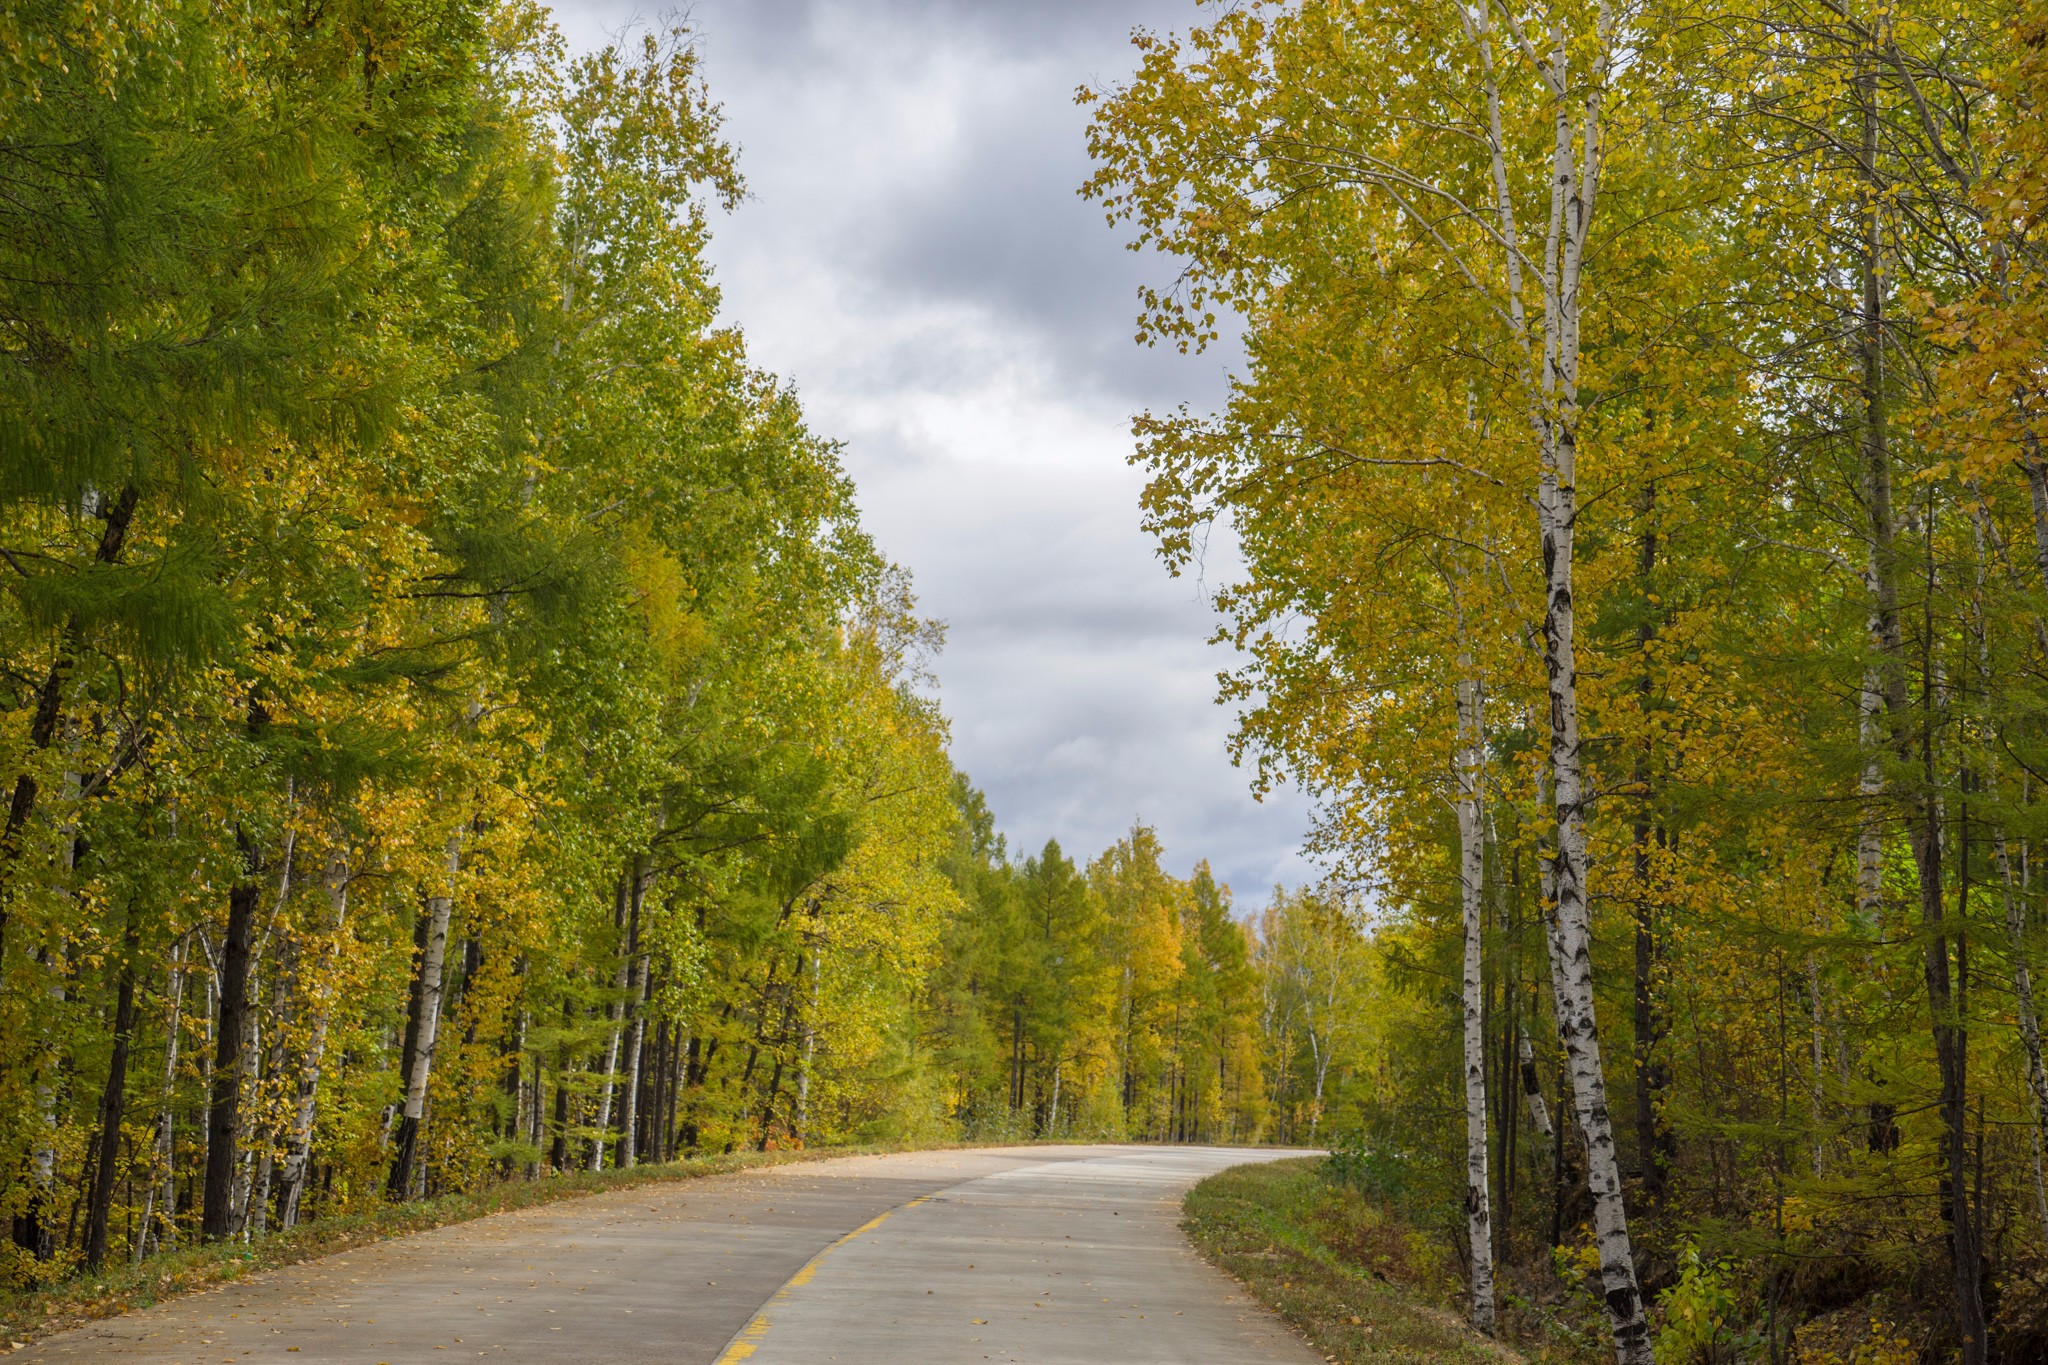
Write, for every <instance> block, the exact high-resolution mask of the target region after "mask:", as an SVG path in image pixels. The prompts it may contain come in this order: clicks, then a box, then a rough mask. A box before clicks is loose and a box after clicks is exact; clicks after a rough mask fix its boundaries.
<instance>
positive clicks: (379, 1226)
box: [0, 1147, 896, 1351]
mask: <svg viewBox="0 0 2048 1365" xmlns="http://www.w3.org/2000/svg"><path fill="white" fill-rule="evenodd" d="M891 1150H896V1149H894V1148H889V1147H829V1148H812V1149H809V1150H790V1151H775V1152H735V1153H733V1154H732V1155H729V1156H706V1157H695V1158H690V1159H688V1160H684V1161H674V1162H668V1163H665V1164H662V1165H658V1166H635V1167H633V1168H631V1169H629V1170H611V1171H576V1172H571V1173H567V1174H563V1175H558V1176H549V1177H547V1178H545V1179H541V1180H508V1181H505V1182H503V1183H501V1184H497V1185H491V1186H487V1187H485V1188H483V1189H480V1190H472V1191H468V1192H466V1193H462V1194H449V1195H443V1196H441V1197H440V1198H438V1199H425V1200H420V1201H417V1202H415V1203H410V1204H392V1205H388V1206H386V1207H383V1208H378V1209H374V1210H372V1211H370V1212H368V1213H359V1214H343V1215H337V1216H335V1217H331V1218H322V1219H320V1220H319V1221H318V1222H314V1223H309V1224H307V1225H305V1226H303V1227H298V1228H293V1229H292V1230H291V1231H289V1232H275V1233H271V1234H269V1235H267V1236H265V1237H263V1238H261V1239H259V1240H257V1241H254V1242H250V1243H246V1244H245V1243H242V1242H217V1243H213V1244H210V1245H196V1244H195V1245H190V1246H184V1247H179V1248H177V1249H176V1250H172V1251H166V1252H162V1253H159V1254H157V1255H155V1256H151V1257H149V1258H147V1259H146V1260H144V1261H143V1262H142V1264H141V1265H139V1266H131V1265H129V1264H127V1263H126V1262H123V1263H122V1264H120V1265H117V1266H108V1267H106V1268H105V1269H104V1270H103V1271H102V1272H101V1273H100V1274H98V1275H85V1274H80V1275H77V1276H74V1277H72V1278H70V1279H66V1280H60V1281H58V1282H56V1283H53V1284H47V1285H41V1286H36V1287H32V1288H15V1289H0V1351H7V1350H11V1349H15V1348H18V1347H20V1346H23V1345H26V1344H27V1343H29V1342H31V1341H33V1340H35V1339H37V1338H39V1337H45V1336H48V1335H50V1334H51V1333H53V1332H60V1331H63V1330H64V1329H66V1328H69V1327H76V1326H78V1325H79V1324H80V1323H85V1322H92V1321H95V1320H97V1319H100V1318H110V1317H114V1316H117V1315H118V1314H121V1313H126V1312H129V1311H131V1310H133V1309H137V1308H147V1307H149V1306H150V1305H151V1304H154V1303H157V1302H160V1301H161V1300H164V1299H167V1298H170V1297H172V1296H173V1295H176V1294H185V1293H191V1292H193V1291H195V1290H200V1289H208V1288H212V1287H214V1286H217V1285H222V1284H227V1283H229V1282H231V1281H233V1280H237V1279H240V1278H241V1277H243V1276H244V1275H248V1274H250V1273H252V1272H254V1271H258V1270H272V1269H275V1268H277V1267H279V1266H287V1265H293V1264H296V1263H297V1262H300V1261H310V1260H316V1259H318V1258H319V1257H322V1256H331V1255H333V1254H334V1253H336V1252H338V1251H348V1250H350V1249H352V1248H355V1247H359V1246H365V1245H367V1244H369V1243H371V1242H381V1241H385V1240H387V1239H389V1238H392V1237H403V1236H405V1235H407V1234H408V1233H414V1232H426V1231H428V1230H430V1229H432V1228H438V1227H446V1226H448V1225H450V1224H453V1223H466V1222H469V1221H470V1220H472V1219H475V1218H484V1217H487V1216H489V1215H491V1214H494V1213H508V1212H510V1211H512V1210H514V1209H524V1208H532V1207H534V1206H535V1205H538V1204H552V1203H554V1202H556V1201H558V1200H563V1199H575V1198H578V1197H580V1196H582V1195H589V1194H602V1193H604V1192H605V1191H608V1190H621V1189H629V1188H631V1187H633V1186H635V1185H648V1184H654V1183H658V1182H663V1181H670V1180H688V1179H692V1178H694V1177H697V1176H706V1175H720V1174H723V1173H725V1172H727V1171H738V1170H746V1169H749V1168H752V1167H759V1166H779V1165H783V1164H785V1163H788V1162H792V1161H816V1160H820V1159H823V1158H828V1157H840V1156H860V1155H863V1154H865V1153H872V1152H882V1151H891Z"/></svg>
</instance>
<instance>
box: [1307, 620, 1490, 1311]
mask: <svg viewBox="0 0 2048 1365" xmlns="http://www.w3.org/2000/svg"><path fill="white" fill-rule="evenodd" d="M1459 652H1460V653H1461V654H1462V655H1463V656H1464V657H1462V658H1461V659H1460V660H1459V667H1460V672H1461V674H1462V675H1463V676H1461V677H1460V678H1459V680H1458V684H1457V688H1458V702H1457V704H1458V758H1457V769H1458V772H1457V780H1458V866H1459V890H1460V893H1461V895H1460V900H1461V903H1462V906H1463V910H1464V920H1465V973H1464V1012H1465V1229H1466V1233H1467V1235H1468V1238H1469V1240H1470V1243H1471V1248H1472V1308H1471V1316H1472V1325H1473V1326H1474V1327H1476V1328H1478V1329H1479V1330H1480V1331H1482V1332H1485V1333H1486V1334H1488V1335H1489V1336H1491V1335H1492V1334H1493V1318H1494V1308H1493V1209H1492V1203H1491V1191H1492V1184H1491V1180H1490V1178H1489V1176H1488V1173H1487V1132H1486V1126H1487V1124H1486V1119H1487V1115H1486V1018H1485V1008H1484V1004H1485V1001H1484V998H1483V997H1484V990H1485V977H1484V950H1485V942H1484V931H1485V923H1484V918H1483V912H1484V910H1485V896H1486V885H1485V883H1486V833H1485V823H1484V815H1483V814H1482V811H1481V808H1480V782H1481V780H1482V773H1483V763H1484V760H1485V752H1486V750H1485V744H1486V738H1485V733H1486V732H1485V717H1484V714H1483V712H1482V711H1481V707H1482V706H1483V705H1484V701H1483V698H1482V697H1481V694H1480V688H1479V682H1478V680H1477V679H1476V678H1475V677H1474V676H1473V665H1472V658H1471V652H1470V651H1469V650H1468V649H1464V648H1462V647H1461V649H1460V651H1459ZM1317 1090H1318V1093H1319V1094H1320V1091H1321V1085H1320V1083H1318V1086H1317Z"/></svg>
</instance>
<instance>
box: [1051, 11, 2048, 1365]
mask: <svg viewBox="0 0 2048 1365" xmlns="http://www.w3.org/2000/svg"><path fill="white" fill-rule="evenodd" d="M1135 60H1136V62H1137V64H1138V69H1137V72H1136V74H1135V76H1134V77H1132V78H1131V79H1129V80H1128V81H1126V82H1123V83H1117V84H1103V85H1097V86H1092V87H1086V88H1084V89H1083V90H1082V91H1081V93H1080V98H1081V100H1082V102H1083V103H1084V104H1085V105H1087V106H1088V107H1089V113H1090V116H1091V118H1092V120H1093V121H1092V125H1091V131H1090V140H1091V147H1092V150H1093V153H1094V156H1095V158H1096V172H1095V175H1094V177H1093V179H1092V180H1091V181H1090V182H1089V185H1088V187H1087V189H1088V193H1089V194H1090V195H1091V196H1093V198H1094V200H1095V201H1096V204H1097V207H1098V208H1099V209H1100V210H1101V211H1102V212H1104V213H1105V214H1106V215H1107V217H1108V219H1109V221H1110V222H1111V223H1112V224H1113V225H1115V226H1117V227H1118V228H1119V229H1120V231H1122V232H1123V233H1124V235H1125V238H1126V240H1127V241H1129V242H1131V243H1132V244H1133V245H1134V246H1136V247H1142V248H1156V249H1158V250H1161V251H1163V252H1165V253H1168V254H1169V255H1170V256H1172V257H1176V258H1178V259H1179V260H1181V261H1182V262H1184V269H1182V270H1181V271H1180V272H1179V273H1178V274H1177V275H1170V276H1166V277H1163V278H1162V279H1161V281H1160V283H1159V285H1158V287H1157V289H1156V290H1155V291H1153V292H1152V293H1150V294H1148V295H1147V296H1146V297H1145V299H1144V300H1143V301H1142V306H1143V314H1142V317H1141V321H1140V324H1139V326H1140V340H1141V341H1145V342H1149V343H1150V344H1153V345H1160V346H1167V347H1178V348H1180V349H1181V350H1185V351H1195V350H1200V349H1202V348H1204V347H1206V346H1209V345H1211V344H1212V343H1219V342H1220V343H1222V344H1223V345H1224V346H1226V347H1227V346H1230V345H1234V344H1236V343H1238V341H1239V340H1240V333H1241V343H1242V352H1241V360H1240V361H1237V362H1234V363H1235V364H1236V367H1237V368H1236V378H1235V383H1234V385H1233V388H1232V391H1231V393H1230V394H1229V396H1228V399H1227V402H1226V403H1225V404H1224V405H1223V406H1221V407H1220V408H1218V409H1217V410H1214V411H1207V412H1203V411H1194V410H1191V409H1188V408H1182V409H1178V410H1172V411H1166V412H1155V413H1151V414H1147V415H1146V416H1144V417H1142V418H1141V419H1140V420H1139V422H1138V424H1137V437H1138V450H1137V457H1136V458H1137V460H1138V462H1139V463H1140V465H1141V466H1142V467H1143V468H1144V469H1145V470H1146V471H1147V472H1148V474H1149V477H1150V484H1149V491H1148V493H1147V495H1146V500H1145V516H1146V518H1147V521H1148V524H1149V526H1150V527H1151V528H1152V530H1153V531H1154V532H1155V534H1156V535H1157V537H1158V539H1159V545H1160V548H1161V550H1162V552H1163V554H1164V556H1165V557H1166V559H1167V561H1168V562H1169V564H1171V565H1172V566H1174V567H1176V568H1188V567H1189V566H1190V565H1192V564H1193V563H1194V561H1195V557H1196V556H1197V555H1198V554H1199V553H1200V552H1201V549H1202V547H1203V545H1204V544H1205V543H1206V538H1207V537H1208V536H1209V535H1210V533H1211V530H1212V528H1214V527H1216V526H1218V525H1220V526H1222V527H1225V528H1227V530H1228V531H1229V533H1230V534H1232V535H1234V536H1235V537H1236V538H1237V540H1238V541H1239V542H1240V543H1241V545H1242V549H1243V564H1242V569H1241V571H1240V572H1239V573H1238V574H1237V575H1236V577H1235V578H1234V579H1233V581H1232V582H1231V583H1230V584H1229V585H1228V586H1226V587H1225V588H1223V589H1222V590H1221V591H1220V593H1219V594H1218V598H1217V606H1218V610H1219V613H1220V626H1219V631H1220V634H1221V636H1222V637H1223V638H1224V639H1227V640H1229V641H1231V642H1234V643H1235V644H1236V645H1237V646H1238V647H1239V648H1240V649H1241V650H1242V651H1243V653H1244V656H1245V662H1244V664H1243V666H1242V667H1241V668H1240V669H1238V670H1237V671H1235V672H1233V673H1232V674H1230V675H1229V676H1228V677H1227V678H1226V679H1225V680H1224V695H1225V698H1226V699H1227V700H1229V701H1232V702H1234V703H1235V704H1236V705H1237V706H1238V707H1239V708H1240V712H1241V724H1240V726H1239V729H1238V732H1237V735H1238V743H1239V746H1240V751H1241V753H1242V754H1243V756H1244V758H1245V760H1246V761H1247V762H1248V763H1251V764H1253V765H1254V767H1255V771H1256V773H1257V774H1258V778H1259V780H1260V781H1262V782H1265V783H1269V784H1270V783H1280V782H1286V781H1295V782H1300V783H1303V784H1305V785H1306V786H1307V787H1308V788H1310V789H1311V790H1312V791H1313V792H1315V793H1316V794H1317V795H1318V797H1319V800H1320V806H1319V810H1320V815H1319V817H1318V824H1317V828H1316V831H1315V834H1314V836H1313V837H1314V843H1315V846H1316V847H1317V848H1318V849H1319V850H1320V851H1321V852H1322V853H1323V855H1324V856H1325V857H1326V858H1327V859H1328V860H1329V863H1330V866H1331V867H1332V869H1333V873H1334V875H1335V876H1336V877H1337V879H1338V881H1339V883H1340V884H1343V885H1346V886H1348V887H1350V888H1352V894H1354V895H1356V896H1358V897H1362V898H1364V901H1365V903H1367V904H1368V905H1369V906H1370V908H1371V909H1372V912H1373V915H1374V919H1373V921H1372V926H1371V929H1370V939H1371V946H1370V951H1369V952H1368V953H1367V954H1366V956H1367V957H1368V959H1369V960H1370V961H1371V962H1372V963H1373V964H1375V965H1374V969H1373V973H1372V974H1371V975H1368V976H1363V977H1357V978H1354V979H1355V980H1356V981H1357V983H1358V985H1359V989H1360V990H1361V991H1362V992H1363V993H1364V994H1363V999H1364V1000H1365V1002H1366V1003H1365V1005H1364V1007H1363V1013H1364V1017H1365V1019H1366V1020H1367V1021H1368V1022H1369V1023H1370V1025H1371V1027H1372V1030H1373V1032H1372V1036H1370V1037H1366V1038H1362V1039H1359V1040H1356V1041H1355V1042H1354V1044H1353V1046H1354V1048H1355V1049H1359V1051H1357V1052H1356V1053H1355V1056H1354V1060H1355V1062H1356V1063H1357V1067H1358V1070H1359V1074H1361V1075H1365V1076H1370V1077H1372V1078H1373V1084H1372V1085H1371V1087H1370V1088H1369V1089H1367V1090H1365V1091H1362V1092H1361V1093H1360V1094H1359V1096H1358V1100H1357V1104H1358V1108H1359V1116H1358V1117H1359V1121H1360V1122H1361V1123H1362V1125H1363V1129H1364V1133H1365V1137H1366V1146H1365V1149H1364V1151H1363V1154H1362V1156H1361V1158H1360V1159H1361V1160H1362V1161H1363V1162H1364V1163H1365V1166H1366V1168H1367V1169H1368V1170H1382V1171H1390V1172H1395V1173H1398V1174H1399V1175H1400V1176H1401V1178H1402V1179H1403V1180H1406V1181H1408V1182H1410V1183H1411V1184H1413V1183H1417V1182H1419V1183H1421V1184H1422V1185H1423V1186H1424V1187H1425V1188H1424V1189H1422V1190H1421V1191H1420V1192H1415V1191H1411V1193H1410V1197H1412V1198H1415V1199H1416V1201H1417V1207H1418V1208H1426V1209H1427V1210H1429V1211H1430V1212H1429V1214H1428V1216H1429V1217H1430V1219H1431V1220H1432V1221H1434V1222H1435V1223H1436V1225H1437V1227H1438V1229H1439V1230H1443V1229H1445V1228H1446V1227H1448V1228H1450V1229H1452V1230H1453V1231H1454V1235H1455V1238H1456V1242H1457V1245H1458V1248H1459V1258H1460V1261H1461V1263H1462V1265H1463V1268H1464V1276H1465V1280H1466V1284H1467V1297H1466V1305H1467V1310H1468V1312H1469V1316H1470V1318H1471V1320H1472V1322H1473V1323H1474V1324H1475V1325H1477V1326H1478V1327H1480V1328H1482V1329H1488V1330H1491V1329H1493V1328H1495V1327H1496V1325H1497V1324H1498V1323H1500V1322H1501V1321H1503V1320H1504V1319H1506V1318H1508V1317H1511V1316H1515V1315H1525V1314H1526V1313H1527V1312H1528V1311H1529V1305H1530V1303H1531V1299H1532V1295H1533V1294H1534V1290H1532V1288H1531V1286H1532V1285H1537V1284H1539V1282H1541V1283H1548V1282H1551V1281H1552V1280H1553V1279H1554V1278H1555V1277H1562V1278H1564V1279H1566V1280H1568V1281H1570V1282H1573V1283H1577V1284H1579V1285H1581V1286H1582V1287H1583V1290H1584V1292H1585V1293H1587V1294H1589V1295H1591V1296H1593V1297H1594V1298H1596V1299H1597V1302H1598V1304H1599V1305H1600V1308H1601V1311H1602V1312H1603V1313H1604V1316H1605V1326H1604V1328H1603V1329H1602V1331H1601V1335H1602V1336H1603V1337H1604V1338H1605V1340H1606V1348H1605V1349H1606V1350H1608V1351H1610V1352H1611V1354H1612V1356H1613V1358H1615V1359H1617V1360H1619V1361H1622V1362H1625V1363H1626V1362H1643V1361H1648V1360H1650V1359H1652V1358H1653V1356H1654V1357H1657V1358H1661V1359H1664V1360H1666V1361H1680V1360H1686V1361H1692V1360H1697V1361H1708V1360H1712V1361H1722V1360H1734V1359H1770V1360H1773V1361H1783V1360H1789V1359H1795V1358H1796V1359H1801V1360H1809V1361H1811V1360H1855V1361H1859V1362H1877V1361H1887V1362H1889V1361H1906V1360H1926V1361H1943V1360H1961V1361H1963V1362H1966V1363H1967V1365H1978V1363H1979V1362H1984V1361H1987V1360H2003V1361H2023V1360H2024V1361H2035V1360H2041V1359H2044V1358H2048V1306H2044V1300H2048V1293H2044V1290H2048V1186H2044V1181H2043V1174H2042V1167H2043V1160H2044V1157H2043V1152H2042V1146H2043V1136H2044V1131H2043V1130H2044V1124H2048V1071H2044V1066H2043V1058H2042V1044H2041V1019H2040V1012H2041V1005H2040V1003H2039V1001H2038V998H2037V995H2038V992H2037V984H2036V983H2037V980H2038V978H2037V977H2036V975H2035V969H2036V967H2037V966H2038V965H2039V964H2040V963H2041V962H2042V960H2043V954H2044V949H2048V941H2044V937H2043V932H2042V925H2041V920H2042V915H2041V897H2042V890H2043V888H2041V887H2037V886H2036V884H2035V880H2034V877H2033V848H2034V845H2035V843H2036V842H2037V841H2038V837H2039V836H2043V835H2044V834H2048V822H2044V816H2048V803H2044V800H2043V796H2044V795H2048V793H2044V792H2037V791H2036V787H2035V784H2036V782H2037V781H2042V780H2043V778H2044V775H2048V747H2044V741H2048V732H2044V728H2043V716H2044V710H2043V701H2044V694H2043V681H2044V677H2048V674H2044V665H2048V455H2044V452H2043V449H2042V441H2043V437H2044V432H2048V391H2044V384H2048V351H2044V343H2048V314H2044V311H2043V298H2044V294H2043V288H2042V286H2043V283H2044V273H2043V272H2044V266H2048V227H2044V221H2043V214H2044V210H2048V118H2044V112H2043V104H2042V100H2043V96H2044V93H2048V9H2044V8H2043V7H2042V6H2041V5H2040V4H2039V3H2037V2H2036V0H1988V2H1986V0H1976V2H1973V3H1968V4H1949V3H1942V0H1904V2H1903V3H1898V4H1886V5H1867V6H1866V5H1858V4H1855V3H1853V2H1851V0H1721V2H1719V3H1714V4H1697V3H1693V2H1692V0H1670V2H1669V3H1667V2H1666V0H1634V2H1633V3H1624V2H1623V0H1531V2H1530V3H1526V4H1525V3H1518V2H1511V0H1475V3H1471V4H1436V3H1428V0H1300V2H1299V3H1290V4H1278V3H1256V2H1254V3H1246V4H1240V5H1219V6H1215V7H1213V8H1210V9H1209V10H1207V11H1206V12H1205V14H1204V15H1203V16H1202V18H1201V20H1200V21H1199V22H1198V24H1197V26H1196V27H1195V28H1194V29H1193V30H1192V31H1190V32H1188V33H1186V34H1185V35H1183V36H1178V37H1173V36H1167V35H1163V34H1152V33H1140V34H1138V35H1137V52H1136V54H1135ZM1226 354H1232V353H1230V352H1226ZM1211 571H1212V572H1213V562H1212V566H1211ZM1386 1183H1388V1184H1391V1183H1393V1182H1392V1181H1391V1179H1390V1180H1389V1181H1388V1182H1386ZM1424 1196H1426V1197H1424Z"/></svg>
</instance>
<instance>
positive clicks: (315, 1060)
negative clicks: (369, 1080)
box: [277, 840, 349, 1228]
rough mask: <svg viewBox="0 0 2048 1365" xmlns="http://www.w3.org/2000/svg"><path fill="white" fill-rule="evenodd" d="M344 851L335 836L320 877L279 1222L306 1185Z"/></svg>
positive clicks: (342, 914)
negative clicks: (317, 939)
mask: <svg viewBox="0 0 2048 1365" xmlns="http://www.w3.org/2000/svg"><path fill="white" fill-rule="evenodd" d="M348 878H349V872H348V851H347V849H346V847H345V846H344V845H343V844H342V843H341V842H340V841H339V840H337V841H336V842H335V844H334V845H333V847H332V848H330V849H329V851H328V854H327V867H326V869H325V871H324V872H323V874H322V876H321V882H322V885H323V887H324V888H325V890H326V892H327V908H328V913H329V916H330V927H329V930H328V937H327V941H326V942H325V943H324V944H323V945H322V946H321V950H320V960H319V962H317V963H316V964H315V965H314V968H313V991H312V995H313V999H312V1002H311V1005H310V1007H309V1010H310V1017H309V1019H308V1021H307V1034H306V1053H305V1057H304V1058H303V1060H301V1062H300V1063H299V1082H298V1091H297V1094H296V1095H295V1096H294V1097H293V1105H292V1126H291V1131H290V1133H289V1134H288V1135H287V1136H286V1139H285V1158H284V1174H283V1178H282V1187H281V1189H280V1191H279V1194H278V1214H277V1221H278V1226H279V1227H284V1228H291V1227H296V1226H297V1225H298V1221H299V1201H300V1200H301V1198H303V1196H304V1194H305V1190H306V1172H307V1171H308V1169H309V1168H310V1166H311V1163H312V1158H313V1119H314V1116H315V1114H316V1113H317V1112H318V1106H319V1097H320V1072H321V1068H322V1067H323V1065H324V1064H325V1062H326V1057H327V1026H328V1021H329V1020H330V1019H331V1018H332V1017H333V1013H334V966H335V961H336V959H337V957H338V956H339V955H340V951H341V936H342V933H343V932H344V930H345V929H346V928H347V925H348Z"/></svg>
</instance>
